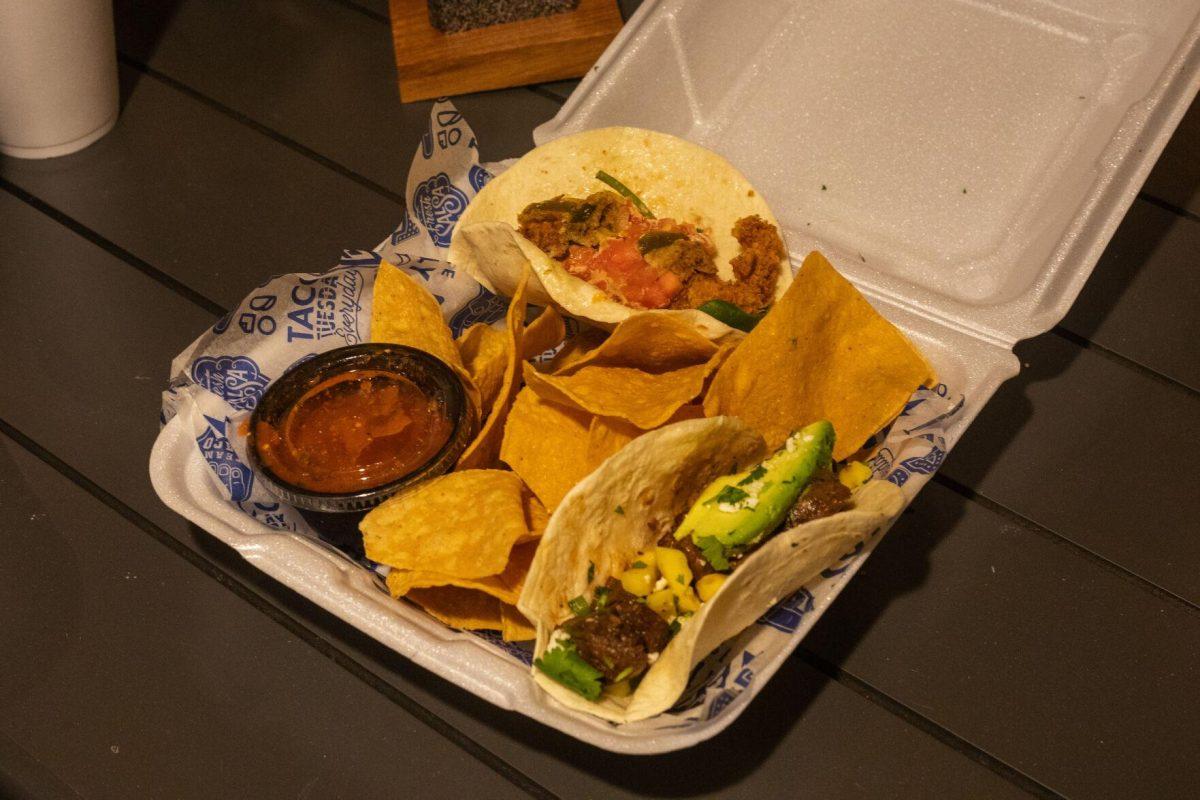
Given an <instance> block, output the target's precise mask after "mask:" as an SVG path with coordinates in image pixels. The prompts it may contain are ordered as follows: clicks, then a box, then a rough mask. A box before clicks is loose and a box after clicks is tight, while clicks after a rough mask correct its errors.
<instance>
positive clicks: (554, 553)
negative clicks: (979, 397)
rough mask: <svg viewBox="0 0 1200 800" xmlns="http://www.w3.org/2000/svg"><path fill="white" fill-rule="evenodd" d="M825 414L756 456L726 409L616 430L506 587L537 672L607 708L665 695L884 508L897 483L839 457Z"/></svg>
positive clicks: (573, 702) (677, 692)
mask: <svg viewBox="0 0 1200 800" xmlns="http://www.w3.org/2000/svg"><path fill="white" fill-rule="evenodd" d="M833 444H834V432H833V428H832V426H831V425H830V424H829V423H828V422H825V421H819V422H816V423H813V424H812V425H808V426H806V427H804V428H802V429H800V430H798V431H796V432H795V433H793V434H792V435H791V436H789V437H788V438H787V440H786V441H785V442H784V444H783V446H782V447H781V448H780V449H779V450H778V451H777V452H775V453H773V454H770V455H768V456H767V457H766V458H763V456H764V450H765V445H764V443H763V440H762V438H761V437H760V436H759V435H758V434H757V433H755V432H754V431H753V430H751V429H750V428H749V427H747V426H746V425H745V424H744V423H742V422H741V421H740V420H738V419H736V418H734V417H713V418H710V419H701V420H689V421H685V422H679V423H676V424H673V425H669V426H667V427H665V428H661V429H659V430H657V431H653V432H650V433H647V434H645V435H643V436H641V437H639V438H638V439H635V440H634V441H633V442H631V443H630V444H628V445H626V446H625V447H624V448H623V449H622V450H620V451H619V452H618V453H617V454H616V455H614V456H612V457H611V458H609V459H608V460H607V461H605V462H604V464H603V465H602V466H601V467H600V468H599V469H597V470H596V471H595V472H593V473H592V474H591V475H590V476H589V477H588V478H586V479H584V480H583V481H582V482H580V483H579V484H578V485H577V486H576V487H575V488H574V489H573V490H572V491H571V492H570V493H569V494H567V496H566V497H565V498H564V499H563V501H562V503H561V504H560V505H559V507H558V509H557V510H556V511H555V513H554V515H553V516H552V517H551V520H550V523H549V526H548V527H547V529H546V533H545V536H544V538H543V540H542V543H541V545H540V547H539V548H538V551H537V554H536V556H535V557H534V560H533V563H532V565H531V567H530V571H529V574H528V576H527V577H526V581H525V586H524V589H523V591H522V593H521V596H520V598H519V600H518V607H519V608H520V610H521V612H522V613H523V614H524V615H525V616H526V617H528V618H529V620H530V621H531V622H533V623H534V625H535V626H536V628H537V642H536V649H535V656H536V658H535V661H534V668H533V675H534V679H535V680H536V682H537V683H538V684H539V685H540V686H541V687H542V688H544V689H545V690H546V692H547V693H548V694H549V695H551V696H553V697H554V698H555V699H556V700H557V701H559V702H561V703H563V704H564V705H566V706H568V707H570V708H573V709H577V710H580V711H585V712H587V713H590V714H594V715H596V716H599V717H602V718H604V719H607V720H611V721H613V722H633V721H636V720H640V719H646V718H648V717H651V716H654V715H656V714H659V713H662V712H664V711H666V710H668V709H670V708H671V706H673V705H674V704H675V702H676V701H677V700H678V699H679V697H680V696H681V694H682V693H683V691H684V689H685V688H686V687H687V681H688V676H689V674H690V673H691V671H692V668H693V667H694V666H695V665H696V664H697V663H698V662H699V661H700V660H701V659H702V658H703V657H704V656H706V655H707V654H708V653H710V652H711V651H712V650H714V649H715V648H716V647H717V646H718V645H719V644H721V642H723V641H725V640H726V639H729V638H730V637H732V636H734V635H736V634H737V633H739V632H740V631H742V630H743V629H745V628H746V627H747V626H749V625H750V624H751V623H753V622H754V621H755V620H756V619H758V618H759V617H760V616H761V615H762V614H763V613H765V612H766V611H768V610H769V609H770V608H771V607H772V606H773V605H774V604H775V603H777V602H778V601H779V600H781V599H783V598H785V597H787V596H789V595H790V594H792V593H793V592H795V591H797V590H798V589H800V588H801V587H802V586H804V585H805V584H806V583H808V582H810V581H812V580H813V579H815V578H817V577H818V576H819V575H820V573H821V571H822V570H824V569H825V568H826V567H828V566H830V565H831V564H833V563H834V562H836V561H837V560H838V558H839V557H841V556H843V555H845V554H846V553H848V552H850V551H851V550H852V549H853V548H854V547H855V546H856V545H857V544H858V543H859V542H861V541H863V540H864V539H866V538H868V537H869V536H871V535H872V534H874V533H876V532H878V531H880V530H881V529H883V528H885V527H886V526H887V525H889V524H890V523H891V521H892V520H893V519H894V518H895V517H896V516H897V515H898V514H899V513H900V510H901V509H902V507H903V503H904V501H903V497H902V495H901V492H900V490H899V489H898V488H897V487H896V486H894V485H893V484H891V483H887V482H884V481H870V480H868V479H869V476H870V471H869V470H868V469H867V468H866V467H865V465H862V464H858V463H853V464H851V465H849V466H847V467H843V468H842V469H841V470H839V471H836V472H835V465H834V464H833V462H832V460H831V453H832V450H833Z"/></svg>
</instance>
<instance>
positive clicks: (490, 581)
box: [387, 569, 521, 603]
mask: <svg viewBox="0 0 1200 800" xmlns="http://www.w3.org/2000/svg"><path fill="white" fill-rule="evenodd" d="M438 586H457V587H459V588H460V589H471V590H472V591H477V592H483V593H484V594H486V595H491V596H492V597H494V598H496V599H497V600H499V601H501V602H503V603H515V602H517V600H516V598H517V597H519V596H520V594H521V592H520V590H518V591H515V592H514V591H513V590H512V589H511V588H509V587H508V586H507V585H506V584H505V583H504V582H503V581H501V580H500V578H499V577H498V576H495V575H492V576H490V577H487V578H455V577H454V576H452V575H442V574H441V573H438V572H422V571H418V570H407V569H394V570H392V571H391V572H389V573H388V576H387V587H388V591H389V592H391V593H392V597H397V598H398V597H404V596H405V595H407V594H409V593H410V592H412V591H414V590H418V589H432V588H435V587H438Z"/></svg>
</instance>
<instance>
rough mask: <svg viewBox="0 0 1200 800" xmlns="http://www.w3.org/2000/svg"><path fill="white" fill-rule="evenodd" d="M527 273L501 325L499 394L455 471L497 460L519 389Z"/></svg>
mask: <svg viewBox="0 0 1200 800" xmlns="http://www.w3.org/2000/svg"><path fill="white" fill-rule="evenodd" d="M528 279H529V273H528V272H526V273H525V276H524V277H523V278H522V279H521V282H520V283H519V284H518V285H517V290H516V292H514V293H513V297H512V301H511V302H509V304H508V314H507V315H506V316H505V320H506V322H505V325H506V327H507V329H508V337H507V339H505V345H504V347H505V349H504V358H505V363H504V378H503V380H502V381H501V383H500V391H499V392H498V393H497V395H496V402H495V403H494V404H493V405H492V409H491V413H490V414H488V417H487V421H486V422H484V423H483V427H482V428H480V429H479V435H478V436H476V437H475V440H474V441H473V442H471V443H470V444H469V445H467V449H466V450H464V451H463V454H462V456H460V457H459V459H458V464H457V465H455V469H460V470H462V469H489V468H491V467H494V466H495V465H496V461H497V459H498V458H499V457H500V441H501V439H502V438H503V436H504V422H505V420H507V419H508V412H509V409H511V408H512V403H513V398H514V397H515V396H516V394H517V390H518V389H519V388H520V383H519V378H520V374H521V364H522V363H523V362H522V361H521V359H520V354H521V352H522V344H521V342H522V340H523V338H524V334H525V287H526V286H528V284H529V280H528Z"/></svg>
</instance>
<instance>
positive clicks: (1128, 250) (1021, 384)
mask: <svg viewBox="0 0 1200 800" xmlns="http://www.w3.org/2000/svg"><path fill="white" fill-rule="evenodd" d="M1176 224H1193V223H1191V222H1190V221H1188V220H1181V218H1179V217H1177V216H1175V215H1174V214H1171V213H1166V212H1163V211H1159V210H1156V209H1152V208H1151V207H1150V206H1149V204H1147V203H1145V202H1144V201H1135V205H1134V207H1133V209H1132V210H1131V211H1130V214H1129V216H1128V217H1127V218H1126V219H1125V221H1124V222H1123V223H1122V224H1121V226H1120V227H1119V228H1118V229H1117V232H1116V234H1115V235H1114V236H1113V239H1112V242H1111V243H1110V244H1109V246H1108V248H1107V249H1106V250H1105V252H1104V254H1103V255H1102V256H1101V258H1100V260H1099V261H1098V262H1097V264H1096V268H1095V270H1093V272H1092V275H1091V278H1090V279H1089V280H1088V283H1087V284H1086V285H1085V286H1084V288H1083V290H1082V291H1081V292H1080V294H1079V298H1078V300H1077V301H1076V303H1075V305H1074V306H1073V308H1072V309H1071V311H1070V313H1069V314H1068V316H1067V317H1066V318H1065V319H1064V322H1063V323H1062V324H1061V325H1059V326H1057V327H1056V328H1055V329H1053V330H1051V331H1049V332H1047V333H1044V334H1042V335H1040V336H1036V337H1034V338H1032V339H1027V340H1025V341H1023V342H1020V343H1019V344H1018V345H1017V346H1016V348H1014V352H1015V353H1016V356H1017V358H1018V359H1019V360H1020V362H1021V372H1020V373H1019V374H1018V375H1017V376H1016V377H1014V378H1012V379H1011V380H1009V381H1007V382H1006V383H1004V384H1002V385H1001V386H1000V388H999V390H997V392H996V394H995V395H994V396H993V397H992V399H991V400H990V401H989V402H988V403H987V405H986V406H984V408H983V411H982V412H980V414H979V417H978V418H977V419H976V420H975V421H974V422H973V423H972V424H971V426H970V428H968V429H967V432H966V433H965V434H964V435H963V438H962V441H961V442H959V444H958V445H956V447H955V449H954V451H953V452H952V453H951V455H950V457H949V458H948V459H947V462H946V465H945V466H944V467H943V469H942V472H943V475H947V476H950V477H951V478H952V479H953V481H954V482H955V483H957V484H959V485H960V486H962V487H967V488H968V489H972V490H974V489H976V488H978V487H980V486H982V485H984V481H985V479H986V478H987V477H988V475H989V474H990V472H991V471H992V469H993V467H994V466H995V465H996V464H998V463H1001V462H1002V461H1003V459H1002V458H1001V456H1002V455H1003V454H1004V452H1005V450H1006V448H1007V447H1008V445H1009V443H1010V442H1012V441H1013V440H1014V439H1016V438H1017V436H1018V434H1019V433H1020V432H1021V429H1022V428H1023V427H1024V426H1025V425H1026V424H1027V423H1028V422H1029V420H1030V418H1031V417H1032V415H1033V413H1034V404H1033V401H1032V399H1031V394H1032V391H1031V390H1032V388H1033V387H1034V386H1035V385H1036V384H1039V383H1043V382H1049V381H1052V380H1055V379H1057V378H1058V377H1059V376H1061V375H1063V374H1064V373H1066V372H1067V371H1068V370H1069V369H1070V368H1071V366H1072V364H1073V363H1074V362H1075V359H1076V358H1078V357H1079V355H1080V353H1082V352H1083V349H1084V348H1086V347H1087V346H1088V345H1089V339H1090V337H1091V336H1092V335H1093V334H1094V333H1095V332H1096V331H1097V330H1099V329H1100V327H1101V326H1102V325H1103V323H1104V321H1105V319H1106V318H1107V317H1108V316H1109V314H1111V313H1112V311H1113V309H1114V308H1115V307H1116V306H1117V304H1118V303H1119V302H1120V300H1121V297H1122V295H1123V294H1124V293H1125V291H1127V289H1128V287H1129V286H1130V285H1132V284H1133V283H1134V281H1136V280H1137V276H1138V273H1139V272H1140V271H1141V270H1142V269H1143V268H1144V267H1145V266H1146V264H1147V263H1148V262H1149V260H1150V259H1151V257H1152V255H1153V254H1154V252H1155V251H1156V250H1157V248H1158V247H1159V246H1160V244H1161V243H1162V241H1163V239H1164V238H1165V237H1166V236H1167V235H1168V234H1169V232H1170V230H1171V228H1172V227H1173V226H1174V225H1176ZM1077 401H1078V402H1103V398H1102V397H1096V398H1077Z"/></svg>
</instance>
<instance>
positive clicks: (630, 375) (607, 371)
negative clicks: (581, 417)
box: [525, 364, 711, 430]
mask: <svg viewBox="0 0 1200 800" xmlns="http://www.w3.org/2000/svg"><path fill="white" fill-rule="evenodd" d="M710 370H711V367H710V366H709V365H708V364H696V365H694V366H690V367H683V368H682V369H677V370H672V371H670V372H664V373H661V374H658V375H654V374H651V373H648V372H642V371H641V370H639V369H634V368H632V367H602V366H591V365H587V366H583V367H580V368H578V369H577V370H575V371H574V372H572V373H571V374H570V375H558V374H557V373H556V374H554V375H546V374H544V373H539V372H537V371H535V370H533V369H532V368H529V369H526V370H525V384H526V386H528V388H530V389H532V390H533V391H535V392H537V394H538V395H539V396H541V397H542V398H543V399H545V400H550V401H552V402H555V403H560V404H562V405H572V406H575V407H576V408H579V409H582V410H584V411H587V412H590V413H592V414H598V415H600V416H605V417H618V418H620V419H623V420H626V421H628V422H631V423H633V424H634V425H636V426H637V427H639V428H641V429H643V430H649V429H651V428H657V427H658V426H660V425H662V424H664V423H665V422H666V421H667V420H669V419H670V418H671V415H673V414H674V413H675V412H676V411H678V410H679V408H680V406H683V405H685V404H686V403H689V402H691V401H692V400H694V399H695V398H697V397H699V396H700V394H701V392H703V391H704V381H705V379H706V378H707V377H708V375H709V372H710Z"/></svg>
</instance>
